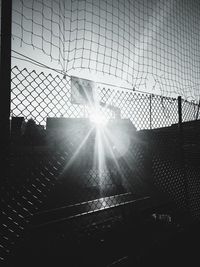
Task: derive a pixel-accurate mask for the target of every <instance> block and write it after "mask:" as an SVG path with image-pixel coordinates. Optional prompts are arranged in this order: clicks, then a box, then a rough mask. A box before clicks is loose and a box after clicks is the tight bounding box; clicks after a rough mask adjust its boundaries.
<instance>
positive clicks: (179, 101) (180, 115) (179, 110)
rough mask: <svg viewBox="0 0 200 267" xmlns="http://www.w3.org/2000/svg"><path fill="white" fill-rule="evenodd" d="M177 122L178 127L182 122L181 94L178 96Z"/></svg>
mask: <svg viewBox="0 0 200 267" xmlns="http://www.w3.org/2000/svg"><path fill="white" fill-rule="evenodd" d="M178 123H179V127H180V126H181V124H182V98H181V96H178Z"/></svg>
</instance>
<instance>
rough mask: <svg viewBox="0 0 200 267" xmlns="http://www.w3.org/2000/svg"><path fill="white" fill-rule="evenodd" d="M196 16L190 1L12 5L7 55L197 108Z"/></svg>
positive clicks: (194, 0)
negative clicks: (108, 80)
mask: <svg viewBox="0 0 200 267" xmlns="http://www.w3.org/2000/svg"><path fill="white" fill-rule="evenodd" d="M199 16H200V2H199V1H198V0H191V1H188V0H183V1H178V0H176V1H174V0H167V1H166V0H159V1H155V0H150V1H149V0H134V1H129V0H54V1H53V0H51V1H49V0H48V1H47V0H26V1H25V0H20V1H16V0H13V48H14V49H15V50H18V51H19V49H20V47H21V48H23V53H24V54H26V52H27V51H30V53H29V56H30V54H31V56H32V57H33V58H39V59H41V61H42V62H43V63H44V62H45V63H46V62H47V61H48V60H50V63H48V65H50V64H51V66H55V64H59V65H60V68H61V70H62V71H64V72H66V73H68V74H69V75H70V73H71V72H72V71H73V70H78V69H79V70H89V71H90V72H92V71H94V72H95V73H100V74H102V75H103V74H104V75H109V76H111V77H116V78H119V79H120V80H122V81H125V82H126V83H127V84H129V85H131V86H132V87H135V88H137V89H139V90H143V91H150V92H154V91H158V92H159V93H160V94H161V95H165V96H175V95H181V96H183V97H184V98H185V99H196V100H197V101H198V100H199V96H200V89H199V87H200V77H199V68H200V63H199V59H198V58H199V52H200V51H199V50H200V33H199V27H200V25H199V24H200V21H199ZM30 47H32V50H31V49H30ZM26 48H27V50H26Z"/></svg>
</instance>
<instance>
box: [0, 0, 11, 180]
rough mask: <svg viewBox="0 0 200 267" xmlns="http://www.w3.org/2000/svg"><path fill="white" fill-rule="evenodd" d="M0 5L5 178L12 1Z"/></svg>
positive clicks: (0, 76)
mask: <svg viewBox="0 0 200 267" xmlns="http://www.w3.org/2000/svg"><path fill="white" fill-rule="evenodd" d="M1 4H2V5H1V52H0V53H1V58H0V82H1V97H0V99H1V105H0V106H1V115H0V118H1V123H0V125H1V163H2V165H1V166H2V168H3V170H1V172H2V173H3V174H4V176H5V175H7V174H8V166H7V164H8V162H9V161H8V160H9V145H10V100H11V33H12V31H11V27H12V0H2V1H1Z"/></svg>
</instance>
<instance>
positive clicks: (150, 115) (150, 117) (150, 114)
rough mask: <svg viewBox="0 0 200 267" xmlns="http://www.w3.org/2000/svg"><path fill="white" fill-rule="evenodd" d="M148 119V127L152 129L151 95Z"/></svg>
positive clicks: (150, 97)
mask: <svg viewBox="0 0 200 267" xmlns="http://www.w3.org/2000/svg"><path fill="white" fill-rule="evenodd" d="M149 100H150V101H149V120H150V129H152V95H150V96H149Z"/></svg>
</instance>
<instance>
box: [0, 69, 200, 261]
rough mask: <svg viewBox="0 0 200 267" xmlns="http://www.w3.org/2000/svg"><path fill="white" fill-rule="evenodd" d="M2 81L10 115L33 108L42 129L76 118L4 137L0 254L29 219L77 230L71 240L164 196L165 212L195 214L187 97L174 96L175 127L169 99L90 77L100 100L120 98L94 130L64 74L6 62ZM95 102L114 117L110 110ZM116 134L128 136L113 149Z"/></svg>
mask: <svg viewBox="0 0 200 267" xmlns="http://www.w3.org/2000/svg"><path fill="white" fill-rule="evenodd" d="M11 86H12V100H11V114H12V117H24V118H25V119H26V120H28V119H30V118H33V119H34V121H35V122H36V123H37V124H40V125H43V126H44V131H47V129H46V122H47V118H49V117H56V118H60V117H62V118H64V119H65V118H69V119H72V121H71V122H74V123H76V126H75V131H72V133H71V132H70V131H69V132H68V134H66V135H65V136H64V137H63V136H62V137H61V138H60V139H59V140H55V136H54V134H55V135H56V134H59V130H55V132H53V133H52V135H51V136H48V137H47V139H45V140H46V141H45V143H44V144H42V145H40V146H37V145H34V144H30V143H29V144H28V145H27V143H23V142H21V143H20V145H19V144H17V145H13V146H12V149H11V156H10V177H9V179H5V183H4V184H3V186H2V187H1V195H2V198H1V205H2V210H1V215H2V221H1V225H0V230H1V242H0V258H1V260H2V261H5V260H6V259H8V258H9V257H10V255H12V253H13V251H14V250H15V246H16V243H17V242H19V240H21V238H23V235H24V233H25V232H26V230H27V229H30V228H31V227H33V228H34V227H35V226H36V229H42V231H41V230H40V231H41V232H40V234H41V233H43V235H45V234H44V233H45V231H44V229H47V228H48V227H50V229H52V228H51V227H52V225H56V226H55V229H56V231H60V232H61V231H64V233H65V235H66V236H67V237H68V238H70V237H71V236H73V235H76V237H77V233H78V239H80V240H81V238H83V236H85V235H86V236H91V235H93V233H94V232H95V233H98V231H105V229H107V228H109V227H110V225H112V224H115V223H119V222H122V221H123V219H124V217H126V216H127V214H132V213H135V212H138V211H140V210H142V209H145V207H146V208H149V207H150V208H151V207H154V209H156V208H158V209H159V207H160V206H162V205H167V204H169V203H171V202H172V203H173V205H172V206H173V208H175V213H173V211H172V210H170V208H169V210H168V209H167V212H172V214H171V215H172V216H175V215H176V216H177V217H178V216H179V215H180V216H182V214H183V216H185V214H187V215H188V214H190V215H192V218H195V219H199V215H200V198H199V194H198V192H199V190H200V182H199V181H200V179H199V173H200V172H199V164H198V158H199V155H200V151H199V149H198V147H199V141H198V140H199V131H198V130H199V127H200V126H199V122H198V120H196V119H199V107H198V105H197V104H196V103H192V102H188V101H184V100H182V116H183V121H184V122H185V123H183V127H182V130H181V128H180V127H178V101H177V99H175V98H174V99H173V98H166V97H161V96H158V95H153V94H145V93H139V92H134V91H130V90H125V89H124V90H122V89H120V88H110V87H109V86H106V85H101V84H99V85H98V91H99V95H100V101H102V102H105V103H108V104H110V105H115V106H116V107H118V108H120V110H121V119H122V120H120V121H118V123H117V124H115V123H114V122H112V123H113V124H112V123H110V126H108V127H110V128H109V129H108V130H110V132H111V133H112V135H106V134H105V136H104V135H103V137H102V133H101V134H100V133H99V131H98V130H95V129H93V128H92V129H91V127H90V124H89V123H88V121H87V120H85V118H88V116H89V111H88V109H87V107H86V106H81V105H75V104H72V103H71V84H70V77H68V76H67V77H63V76H61V75H54V74H52V73H51V74H46V73H44V72H40V73H39V72H37V71H35V70H31V71H30V70H27V69H19V68H18V67H17V66H15V67H13V68H12V84H11ZM102 112H103V113H104V115H105V116H107V118H109V119H113V118H114V114H113V112H112V111H107V110H102ZM73 119H74V120H73ZM76 119H79V120H76ZM195 120H196V121H195ZM111 121H112V120H111ZM132 125H134V126H135V127H136V129H137V130H136V131H135V128H133V126H132ZM70 127H71V128H70V129H72V128H73V124H70ZM120 127H121V128H120ZM45 129H46V130H45ZM100 135H101V138H100ZM120 137H123V138H124V140H126V141H127V140H128V141H127V142H128V143H127V144H124V143H122V144H119V147H120V148H121V147H122V150H120V152H121V154H120V153H119V151H118V150H117V149H116V147H117V145H118V141H119V140H120ZM112 138H114V141H113V140H112ZM115 139H116V140H115ZM83 140H84V142H83V144H82V145H81V146H80V143H81V142H82V141H83ZM100 140H101V141H100ZM102 140H103V141H102ZM125 145H126V147H128V149H127V150H123V148H124V146H125ZM77 151H78V152H77ZM99 151H101V153H99ZM122 151H123V152H124V153H123V154H122ZM102 155H103V156H102ZM61 207H62V208H61ZM176 216H175V217H176ZM181 218H182V217H181ZM57 225H59V227H57ZM45 227H46V228H45ZM31 229H32V228H31ZM34 229H35V228H34ZM48 229H49V228H48ZM55 229H54V230H55ZM61 229H62V230H61ZM102 229H103V230H102ZM36 232H37V231H36ZM51 233H52V232H51ZM45 238H46V237H45Z"/></svg>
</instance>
